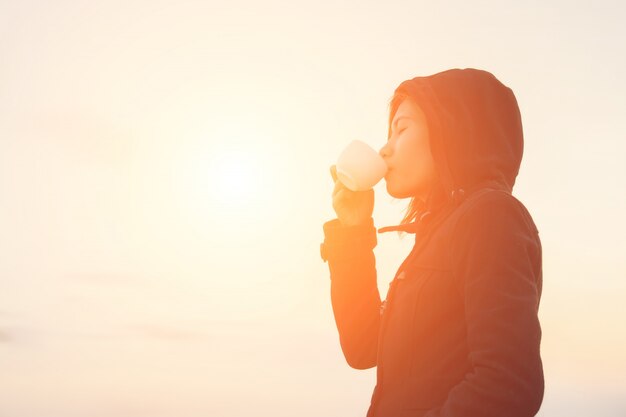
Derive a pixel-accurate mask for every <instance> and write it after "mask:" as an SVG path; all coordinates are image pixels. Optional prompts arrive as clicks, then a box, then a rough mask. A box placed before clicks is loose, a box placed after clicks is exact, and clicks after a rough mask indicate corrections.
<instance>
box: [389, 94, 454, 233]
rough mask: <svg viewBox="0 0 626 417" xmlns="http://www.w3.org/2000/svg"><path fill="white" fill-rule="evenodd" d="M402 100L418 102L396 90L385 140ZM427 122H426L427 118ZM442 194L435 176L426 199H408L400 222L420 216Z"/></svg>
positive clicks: (403, 222) (390, 104)
mask: <svg viewBox="0 0 626 417" xmlns="http://www.w3.org/2000/svg"><path fill="white" fill-rule="evenodd" d="M404 100H411V101H413V102H414V103H415V104H418V103H417V102H416V101H415V99H413V98H412V97H411V96H409V95H408V94H407V93H405V92H403V91H398V90H396V92H395V93H394V95H393V96H392V97H391V99H390V100H389V122H388V130H387V140H389V138H390V137H391V123H392V122H393V117H394V116H395V114H396V112H397V111H398V107H400V104H401V103H402V102H403V101H404ZM427 123H428V120H427ZM430 139H431V138H430V137H429V140H430ZM444 194H445V192H444V189H443V185H442V183H441V181H440V180H439V176H437V178H436V180H435V183H434V184H432V187H431V190H430V193H429V195H428V197H427V199H426V201H423V200H422V199H420V198H417V197H412V198H411V201H410V203H409V205H408V206H407V208H406V211H405V214H404V217H403V218H402V221H401V222H400V224H407V223H411V222H412V221H414V220H415V219H417V218H418V216H420V215H421V214H423V213H424V212H426V211H428V210H430V209H432V208H434V206H435V204H437V203H439V202H440V200H441V198H442V197H443V195H444Z"/></svg>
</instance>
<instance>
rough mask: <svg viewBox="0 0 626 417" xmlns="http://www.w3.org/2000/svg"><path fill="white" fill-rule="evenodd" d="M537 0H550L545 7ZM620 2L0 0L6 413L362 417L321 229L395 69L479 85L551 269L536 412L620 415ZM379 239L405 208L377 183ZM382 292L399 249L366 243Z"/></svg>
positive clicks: (360, 378) (30, 416) (376, 140)
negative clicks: (508, 138) (499, 107)
mask: <svg viewBox="0 0 626 417" xmlns="http://www.w3.org/2000/svg"><path fill="white" fill-rule="evenodd" d="M548 3H549V4H548ZM625 17H626V10H625V7H624V5H623V4H622V3H621V2H617V1H594V2H571V1H568V2H566V1H555V2H538V1H537V2H507V3H504V2H487V1H478V2H465V1H453V2H419V1H389V2H372V1H354V0H349V1H340V2H337V1H333V2H331V1H326V2H314V1H309V2H298V1H274V0H270V1H251V0H235V1H230V2H215V1H161V0H151V1H147V0H124V1H119V0H113V1H106V2H105V1H100V2H95V1H77V0H76V1H64V0H59V1H54V2H46V1H31V0H20V1H10V0H0V375H1V376H0V416H2V417H51V416H52V417H110V416H116V417H174V416H176V417H179V416H183V417H200V416H203V417H204V416H215V417H243V416H246V417H247V416H251V415H260V416H266V415H267V416H273V417H287V416H289V417H291V416H296V415H297V416H300V417H308V416H310V417H313V416H315V417H318V416H341V417H363V416H365V412H366V410H367V408H368V406H369V401H370V397H371V392H372V389H373V387H374V383H375V377H376V375H375V369H370V370H366V371H357V370H354V369H351V368H350V367H349V366H348V365H347V364H346V362H345V360H344V358H343V355H342V353H341V349H340V346H339V341H338V335H337V330H336V327H335V323H334V320H333V316H332V309H331V304H330V281H329V274H328V266H327V264H325V263H323V262H322V260H321V259H320V256H319V244H320V242H321V241H322V239H323V232H322V224H323V223H324V222H325V221H327V220H330V219H332V218H333V217H334V212H333V210H332V206H331V193H332V189H333V183H332V180H331V177H330V174H329V166H330V165H332V164H333V163H334V162H335V160H336V158H337V156H338V154H339V152H340V151H341V150H342V149H343V147H344V146H345V145H346V144H347V143H349V142H350V141H351V140H353V139H360V140H363V141H365V142H367V143H369V144H370V145H371V146H373V147H375V148H376V149H378V148H380V147H381V146H382V145H383V143H384V141H385V140H386V133H387V124H386V123H387V117H388V115H387V111H388V107H387V104H388V101H389V98H390V97H391V94H392V93H393V90H394V89H395V87H396V86H397V85H398V84H399V83H400V82H402V81H403V80H405V79H408V78H412V77H414V76H417V75H430V74H433V73H435V72H439V71H443V70H445V69H449V68H467V67H472V68H480V69H486V70H488V71H490V72H492V73H493V74H494V75H495V76H496V77H498V78H499V79H500V80H501V81H502V82H503V83H504V84H506V85H507V86H509V87H511V88H512V89H513V91H514V92H515V94H516V96H517V99H518V103H519V106H520V109H521V113H522V120H523V125H524V136H525V148H524V158H523V161H522V166H521V170H520V173H519V176H518V178H517V182H516V185H515V188H514V190H513V194H514V195H515V196H516V197H517V198H518V199H520V200H521V201H522V202H523V203H524V204H525V205H526V207H527V208H528V210H529V211H530V213H531V214H532V216H533V218H534V220H535V222H536V224H537V226H538V228H539V231H540V237H541V239H542V244H543V257H544V264H543V267H544V292H543V298H542V300H541V308H540V320H541V323H542V329H543V340H542V358H543V362H544V372H545V380H546V391H545V398H544V403H543V406H542V409H541V411H540V412H539V414H538V415H539V416H541V417H553V416H557V417H558V416H568V417H578V416H580V417H582V416H594V417H595V416H607V417H623V416H625V415H626V354H625V353H624V352H626V217H625V216H626V192H625V190H626V163H625V162H624V159H625V155H626V135H625V134H624V132H626V126H625V123H626V117H625V114H626V76H625V74H626V55H625V54H624V44H625V40H626V26H625V25H624V18H625ZM375 191H376V208H375V211H374V219H375V223H376V225H377V226H378V227H382V226H386V225H392V224H397V223H398V222H399V221H400V219H401V218H402V215H403V213H404V208H405V207H406V205H407V203H408V202H407V201H406V200H395V199H393V198H392V197H390V196H389V195H388V194H386V192H385V187H384V183H382V182H381V183H380V184H378V185H377V186H376V188H375ZM378 242H379V243H378V246H377V248H376V249H375V253H376V257H377V270H378V279H379V281H378V282H379V288H380V291H381V295H382V296H383V297H384V294H385V292H386V289H387V286H388V282H389V281H390V280H391V278H392V277H393V274H394V273H395V270H396V269H397V268H398V266H399V265H400V263H401V261H402V260H403V259H404V257H405V256H406V255H407V254H408V252H409V250H410V248H411V246H412V244H413V239H412V237H411V236H405V237H404V238H400V237H399V236H398V235H397V234H395V233H387V234H383V235H379V240H378Z"/></svg>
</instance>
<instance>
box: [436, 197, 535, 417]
mask: <svg viewBox="0 0 626 417" xmlns="http://www.w3.org/2000/svg"><path fill="white" fill-rule="evenodd" d="M453 239H454V243H453V245H452V249H453V252H452V253H453V254H454V255H453V259H455V261H453V270H454V272H455V274H457V278H458V279H459V281H458V283H459V288H460V290H461V291H462V293H463V296H464V301H465V317H466V325H467V328H466V331H467V343H468V348H469V360H470V363H471V365H472V368H471V370H470V371H469V372H468V373H467V374H466V375H465V378H464V379H463V380H462V382H460V383H459V384H458V385H456V386H455V387H454V388H453V389H452V390H451V391H450V392H449V395H448V397H447V399H446V401H445V403H444V404H443V406H442V407H440V408H437V409H433V410H430V411H429V412H428V413H427V414H426V417H478V416H480V417H496V416H509V417H530V416H534V415H535V414H536V413H537V411H538V410H539V407H540V405H541V402H542V400H543V393H544V379H543V368H542V362H541V358H540V341H541V328H540V324H539V320H538V316H537V313H538V308H539V300H540V297H541V288H542V269H541V262H542V260H541V242H540V240H539V236H538V232H537V229H536V227H535V224H534V223H533V221H532V219H531V218H530V215H529V214H528V212H527V211H526V209H525V208H524V207H523V206H522V205H521V203H519V202H518V201H517V200H516V199H514V198H512V197H511V196H506V197H503V196H502V195H499V196H497V197H495V198H494V197H489V198H487V199H485V200H483V201H479V202H477V204H476V205H475V206H474V207H472V208H471V209H469V210H468V212H466V214H465V215H464V217H463V218H462V219H461V221H460V222H459V223H458V225H457V229H456V232H455V235H454V237H453Z"/></svg>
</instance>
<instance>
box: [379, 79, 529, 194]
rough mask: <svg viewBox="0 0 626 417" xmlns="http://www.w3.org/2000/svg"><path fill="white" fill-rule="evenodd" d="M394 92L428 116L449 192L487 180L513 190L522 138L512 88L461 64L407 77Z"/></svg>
mask: <svg viewBox="0 0 626 417" xmlns="http://www.w3.org/2000/svg"><path fill="white" fill-rule="evenodd" d="M398 92H400V93H404V94H407V95H408V96H410V97H411V98H413V99H414V100H415V101H416V103H417V104H418V105H419V106H420V107H421V108H422V110H423V111H424V113H425V114H426V119H427V121H428V128H429V132H430V141H431V143H430V146H431V152H432V154H433V159H434V161H435V165H436V167H437V169H438V171H439V174H440V176H441V179H442V182H443V185H444V187H445V189H446V191H447V192H448V194H451V193H452V192H453V191H454V190H456V189H459V188H461V189H465V190H466V191H471V190H472V189H474V188H476V187H477V186H479V185H480V184H482V183H485V182H488V183H491V184H493V185H495V184H498V185H500V186H501V188H504V189H506V190H508V191H509V192H510V191H512V190H513V185H514V184H515V178H516V177H517V174H518V172H519V167H520V163H521V161H522V154H523V149H524V138H523V132H522V120H521V115H520V111H519V107H518V105H517V100H516V99H515V95H514V94H513V91H512V90H511V89H510V88H508V87H507V86H505V85H504V84H502V83H501V82H500V81H498V79H497V78H496V77H495V76H493V74H491V73H489V72H487V71H483V70H478V69H474V68H465V69H451V70H447V71H443V72H439V73H437V74H434V75H430V76H425V77H415V78H412V79H410V80H406V81H404V82H402V83H401V84H400V85H399V86H398V87H397V88H396V93H398ZM391 117H393V115H392V116H391Z"/></svg>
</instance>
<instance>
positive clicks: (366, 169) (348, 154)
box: [336, 140, 387, 191]
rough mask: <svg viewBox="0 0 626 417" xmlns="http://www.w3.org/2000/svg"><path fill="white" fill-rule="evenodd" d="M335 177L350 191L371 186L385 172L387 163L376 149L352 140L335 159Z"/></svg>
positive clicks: (361, 189)
mask: <svg viewBox="0 0 626 417" xmlns="http://www.w3.org/2000/svg"><path fill="white" fill-rule="evenodd" d="M336 168H337V179H338V180H339V181H341V183H342V184H343V185H345V186H346V187H347V188H348V189H350V190H352V191H365V190H369V189H371V188H373V187H374V186H375V185H376V184H377V183H378V182H379V181H380V180H381V179H382V178H383V177H384V176H385V174H386V173H387V164H385V161H384V160H383V158H382V157H381V156H380V155H379V154H378V152H377V151H376V150H374V149H373V148H372V147H370V146H369V145H368V144H366V143H364V142H361V141H360V140H355V141H352V142H350V143H349V144H348V146H346V147H345V148H344V150H343V151H342V152H341V154H339V158H338V159H337V164H336Z"/></svg>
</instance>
